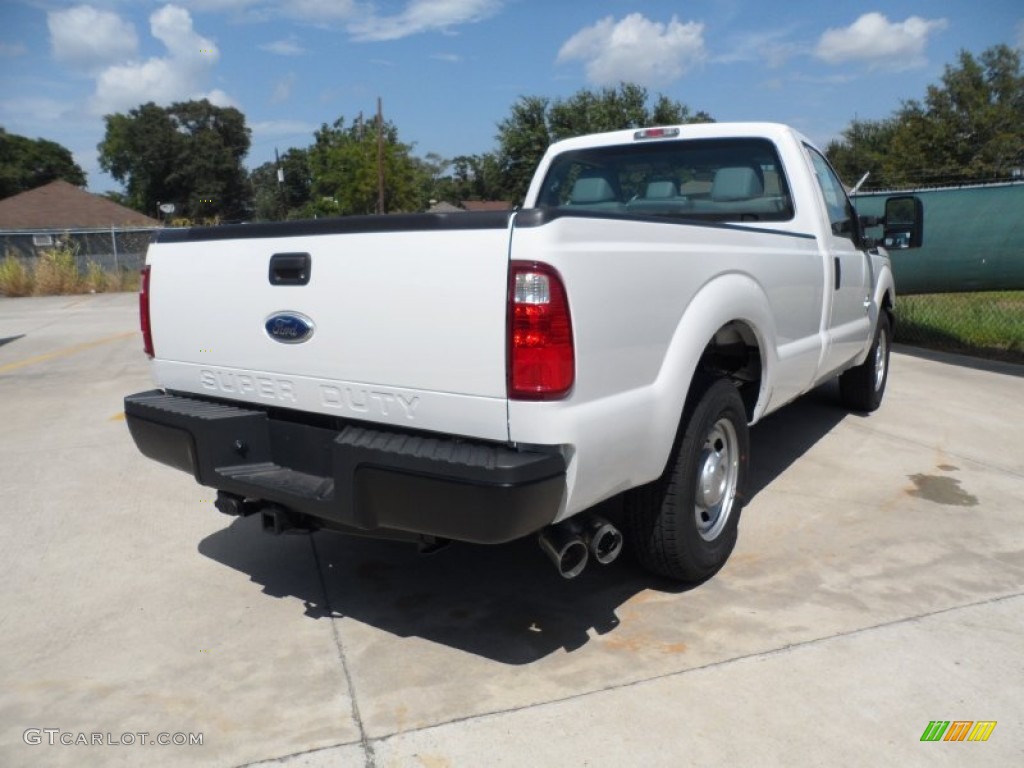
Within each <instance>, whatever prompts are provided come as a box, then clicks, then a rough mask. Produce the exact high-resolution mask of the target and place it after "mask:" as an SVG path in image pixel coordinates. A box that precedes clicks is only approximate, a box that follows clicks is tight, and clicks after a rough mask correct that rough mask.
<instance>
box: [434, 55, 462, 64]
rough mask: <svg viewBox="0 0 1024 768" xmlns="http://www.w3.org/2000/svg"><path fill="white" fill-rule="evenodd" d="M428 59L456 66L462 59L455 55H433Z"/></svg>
mask: <svg viewBox="0 0 1024 768" xmlns="http://www.w3.org/2000/svg"><path fill="white" fill-rule="evenodd" d="M430 58H432V59H434V60H435V61H447V62H448V63H449V64H458V63H459V62H460V61H462V57H461V56H459V54H457V53H435V54H433V55H432V56H431V57H430Z"/></svg>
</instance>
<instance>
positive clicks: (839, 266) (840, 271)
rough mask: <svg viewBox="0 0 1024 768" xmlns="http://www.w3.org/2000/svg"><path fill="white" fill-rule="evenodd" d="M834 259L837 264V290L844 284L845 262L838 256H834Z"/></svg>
mask: <svg viewBox="0 0 1024 768" xmlns="http://www.w3.org/2000/svg"><path fill="white" fill-rule="evenodd" d="M832 261H833V262H835V265H836V290H837V291H838V290H839V287H840V286H841V285H842V284H843V264H842V262H841V261H839V257H838V256H833V257H832Z"/></svg>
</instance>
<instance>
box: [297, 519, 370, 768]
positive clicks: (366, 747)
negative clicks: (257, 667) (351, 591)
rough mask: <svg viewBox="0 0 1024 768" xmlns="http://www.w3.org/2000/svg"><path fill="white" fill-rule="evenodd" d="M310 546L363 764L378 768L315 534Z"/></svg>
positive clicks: (310, 535)
mask: <svg viewBox="0 0 1024 768" xmlns="http://www.w3.org/2000/svg"><path fill="white" fill-rule="evenodd" d="M308 538H309V546H310V549H312V551H313V563H314V565H315V566H316V576H317V579H319V581H320V589H321V590H322V591H323V596H324V607H325V608H326V609H327V615H328V616H329V617H331V619H330V621H331V632H332V634H333V635H334V645H335V647H337V649H338V658H339V659H340V660H341V669H342V671H343V672H344V674H345V684H346V685H347V686H348V695H349V699H350V700H351V702H352V719H353V720H354V721H355V724H356V728H358V729H359V744H360V746H361V747H362V749H363V758H364V760H363V762H364V765H365V766H366V768H376V765H377V761H376V757H375V756H374V754H373V743H372V740H371V739H370V738H369V737H368V736H367V735H366V727H365V726H364V725H363V717H362V715H361V714H360V712H359V700H358V698H357V697H356V687H355V682H354V681H353V679H352V671H351V670H350V669H349V664H348V658H347V657H346V656H345V646H344V643H342V641H341V634H340V633H339V632H338V623H337V620H336V619H335V618H334V615H333V614H334V608H333V606H331V598H330V595H329V594H328V592H327V581H326V580H325V579H324V569H323V567H322V566H321V564H320V553H319V552H317V549H316V539H314V538H313V534H308Z"/></svg>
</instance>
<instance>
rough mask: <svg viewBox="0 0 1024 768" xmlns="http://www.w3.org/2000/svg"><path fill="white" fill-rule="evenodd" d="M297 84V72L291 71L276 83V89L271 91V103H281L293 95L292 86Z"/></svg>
mask: <svg viewBox="0 0 1024 768" xmlns="http://www.w3.org/2000/svg"><path fill="white" fill-rule="evenodd" d="M294 85H295V73H294V72H289V73H288V74H287V75H285V76H284V77H282V78H280V79H279V80H277V81H276V82H275V83H274V90H273V91H271V93H270V103H271V104H281V103H282V102H285V101H288V99H290V98H291V97H292V87H293V86H294Z"/></svg>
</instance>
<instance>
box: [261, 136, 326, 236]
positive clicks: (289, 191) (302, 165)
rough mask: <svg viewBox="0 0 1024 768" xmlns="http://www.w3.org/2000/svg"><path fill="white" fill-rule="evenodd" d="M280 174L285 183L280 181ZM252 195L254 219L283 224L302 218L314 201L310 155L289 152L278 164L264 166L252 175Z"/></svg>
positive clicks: (293, 150)
mask: <svg viewBox="0 0 1024 768" xmlns="http://www.w3.org/2000/svg"><path fill="white" fill-rule="evenodd" d="M279 170H280V172H281V176H282V177H283V178H282V180H280V181H279V180H278V171H279ZM249 181H250V184H251V186H252V193H253V218H255V219H256V220H257V221H280V220H282V219H297V218H302V217H303V216H304V215H305V214H306V211H307V209H308V207H309V205H310V202H311V201H312V194H313V177H312V174H311V173H310V169H309V151H308V150H306V149H289V150H288V151H287V152H285V153H284V154H283V155H281V157H280V160H279V161H271V162H268V163H263V165H261V166H259V167H257V168H255V169H254V170H253V171H252V173H251V174H250V175H249Z"/></svg>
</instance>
